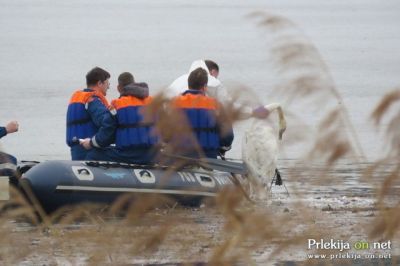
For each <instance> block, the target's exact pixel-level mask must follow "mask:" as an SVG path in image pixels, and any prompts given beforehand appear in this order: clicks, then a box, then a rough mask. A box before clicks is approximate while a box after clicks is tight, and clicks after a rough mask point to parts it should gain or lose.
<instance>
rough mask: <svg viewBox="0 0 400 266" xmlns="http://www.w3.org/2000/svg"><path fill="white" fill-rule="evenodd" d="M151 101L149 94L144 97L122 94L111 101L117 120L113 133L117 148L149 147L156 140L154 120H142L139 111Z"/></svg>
mask: <svg viewBox="0 0 400 266" xmlns="http://www.w3.org/2000/svg"><path fill="white" fill-rule="evenodd" d="M151 101H152V97H150V96H149V97H146V98H144V99H139V98H137V97H134V96H122V97H120V98H118V99H115V100H113V101H112V103H111V105H112V106H113V107H114V108H115V110H116V116H117V121H118V123H117V130H116V134H115V145H116V147H117V148H119V149H127V148H139V147H141V148H150V147H152V146H153V145H154V144H156V143H157V142H158V138H157V137H156V136H155V135H154V132H153V127H154V121H144V118H143V115H142V113H141V111H142V109H143V107H144V106H146V105H148V104H149V103H150V102H151Z"/></svg>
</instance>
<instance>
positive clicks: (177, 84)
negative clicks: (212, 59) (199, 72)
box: [166, 60, 221, 97]
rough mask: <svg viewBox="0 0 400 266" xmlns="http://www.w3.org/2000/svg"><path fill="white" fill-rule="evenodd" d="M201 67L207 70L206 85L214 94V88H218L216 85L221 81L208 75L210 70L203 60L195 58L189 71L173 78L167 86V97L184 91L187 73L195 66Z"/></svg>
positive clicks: (186, 84)
mask: <svg viewBox="0 0 400 266" xmlns="http://www.w3.org/2000/svg"><path fill="white" fill-rule="evenodd" d="M199 67H201V68H203V69H204V70H205V71H207V74H208V83H207V87H208V90H209V91H210V93H211V94H215V92H216V90H217V89H218V87H220V86H221V81H219V80H218V79H216V78H214V77H213V76H211V75H210V72H209V71H208V68H207V65H206V63H205V62H204V60H196V61H193V63H192V65H191V66H190V69H189V72H188V73H187V74H184V75H182V76H180V77H179V78H177V79H175V80H174V81H173V82H172V83H171V85H169V86H168V89H167V92H166V94H167V96H168V97H174V96H177V95H179V94H181V93H183V92H184V91H186V90H188V89H189V88H188V77H189V73H190V72H192V71H193V70H195V69H196V68H199Z"/></svg>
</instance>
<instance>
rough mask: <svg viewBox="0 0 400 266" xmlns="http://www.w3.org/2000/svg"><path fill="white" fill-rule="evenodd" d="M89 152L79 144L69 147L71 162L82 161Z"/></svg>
mask: <svg viewBox="0 0 400 266" xmlns="http://www.w3.org/2000/svg"><path fill="white" fill-rule="evenodd" d="M88 152H89V150H86V149H85V148H84V147H82V146H81V145H79V144H76V145H74V146H72V147H71V160H72V161H83V160H85V158H86V155H87V154H88Z"/></svg>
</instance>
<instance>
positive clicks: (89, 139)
mask: <svg viewBox="0 0 400 266" xmlns="http://www.w3.org/2000/svg"><path fill="white" fill-rule="evenodd" d="M109 79H110V74H109V73H108V72H107V71H105V70H104V69H101V68H99V67H95V68H93V69H92V70H90V71H89V72H88V73H87V75H86V85H87V88H86V89H83V90H79V91H76V92H74V94H73V95H72V97H71V100H70V102H69V105H68V110H67V134H66V141H67V144H68V146H70V147H71V158H72V160H84V159H85V157H86V155H87V152H88V150H90V149H91V148H92V147H97V148H100V147H106V146H108V145H110V144H111V143H112V142H113V137H114V131H115V121H114V119H113V117H112V115H111V113H110V111H109V103H108V101H107V99H106V97H105V96H106V94H107V90H108V89H109V87H110V81H109Z"/></svg>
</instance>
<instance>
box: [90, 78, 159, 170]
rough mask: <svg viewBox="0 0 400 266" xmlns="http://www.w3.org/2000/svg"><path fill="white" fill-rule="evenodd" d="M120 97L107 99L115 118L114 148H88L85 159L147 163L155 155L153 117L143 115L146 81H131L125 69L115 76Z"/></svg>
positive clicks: (148, 97)
mask: <svg viewBox="0 0 400 266" xmlns="http://www.w3.org/2000/svg"><path fill="white" fill-rule="evenodd" d="M118 91H119V93H120V97H119V98H118V99H115V100H113V101H112V102H111V106H112V109H113V110H112V113H113V115H114V116H115V119H116V132H115V147H108V148H104V149H92V150H91V151H90V152H89V153H88V155H87V156H86V160H96V161H113V162H123V163H134V164H151V163H152V162H153V159H154V157H155V155H156V152H157V149H156V144H157V143H158V138H157V137H156V136H155V132H154V129H153V126H154V120H153V119H152V118H151V116H150V115H149V116H146V114H145V112H146V107H147V106H148V105H149V104H150V103H151V101H152V97H151V96H149V87H148V85H147V84H146V83H144V82H142V83H135V80H134V77H133V75H132V74H131V73H129V72H124V73H122V74H121V75H119V77H118Z"/></svg>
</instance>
